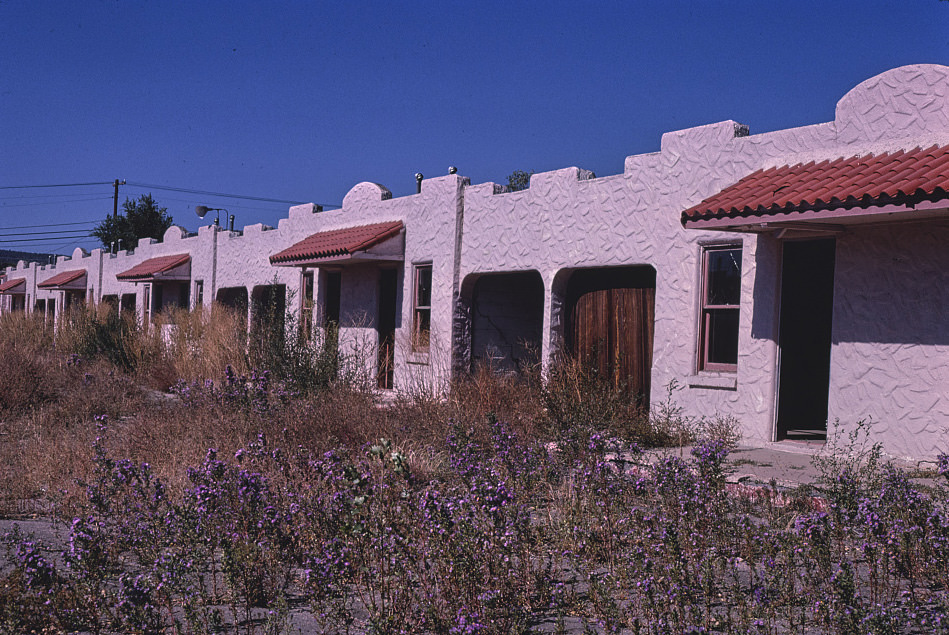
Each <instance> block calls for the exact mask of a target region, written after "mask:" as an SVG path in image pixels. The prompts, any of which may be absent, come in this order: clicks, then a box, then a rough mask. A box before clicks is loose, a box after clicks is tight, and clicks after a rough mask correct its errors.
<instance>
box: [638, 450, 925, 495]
mask: <svg viewBox="0 0 949 635" xmlns="http://www.w3.org/2000/svg"><path fill="white" fill-rule="evenodd" d="M691 449H692V448H691V446H685V447H679V448H665V449H661V450H654V452H655V453H656V455H657V456H667V455H670V454H672V455H676V456H681V457H682V458H689V456H690V451H691ZM833 451H834V450H833V448H832V447H831V446H830V445H825V444H824V443H817V442H807V441H782V442H779V443H768V444H767V445H764V446H759V447H752V446H748V445H739V446H738V447H736V448H735V449H734V450H732V451H731V452H730V453H729V455H728V459H727V463H728V465H729V467H730V468H731V471H730V473H729V475H728V477H727V481H728V482H729V483H744V484H746V485H768V484H770V483H771V481H772V480H773V481H774V482H775V484H776V485H778V486H779V487H797V486H799V485H817V484H819V482H820V477H821V473H820V469H819V467H818V466H817V464H816V463H815V461H814V459H815V457H825V456H830V455H831V452H833ZM883 460H884V461H888V462H890V463H892V464H893V465H895V466H897V467H899V468H902V469H904V470H907V471H908V472H909V473H910V474H911V475H912V477H913V481H915V482H917V483H919V484H922V485H929V486H931V485H935V484H936V482H937V480H938V475H937V474H936V472H935V468H936V463H935V461H919V462H909V461H904V460H899V459H893V458H891V457H886V456H884V457H883Z"/></svg>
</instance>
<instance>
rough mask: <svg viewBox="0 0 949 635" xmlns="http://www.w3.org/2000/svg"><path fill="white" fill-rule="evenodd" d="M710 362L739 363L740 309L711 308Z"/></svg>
mask: <svg viewBox="0 0 949 635" xmlns="http://www.w3.org/2000/svg"><path fill="white" fill-rule="evenodd" d="M706 337H707V338H708V359H707V360H706V362H707V363H708V364H737V363H738V309H709V311H708V332H707V333H706Z"/></svg>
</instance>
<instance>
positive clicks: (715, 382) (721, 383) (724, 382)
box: [686, 373, 738, 390]
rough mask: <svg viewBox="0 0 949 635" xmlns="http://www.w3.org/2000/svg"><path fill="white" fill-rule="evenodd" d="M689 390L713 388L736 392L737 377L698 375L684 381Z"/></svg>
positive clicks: (725, 374)
mask: <svg viewBox="0 0 949 635" xmlns="http://www.w3.org/2000/svg"><path fill="white" fill-rule="evenodd" d="M686 383H687V384H688V386H689V388H714V389H717V390H738V375H736V374H735V373H699V374H698V375H691V376H689V377H688V378H687V379H686Z"/></svg>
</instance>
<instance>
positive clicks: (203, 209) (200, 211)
mask: <svg viewBox="0 0 949 635" xmlns="http://www.w3.org/2000/svg"><path fill="white" fill-rule="evenodd" d="M226 211H227V210H226V209H224V208H223V207H208V206H207V205H198V206H196V207H195V208H194V213H195V214H197V215H198V218H204V217H205V215H207V213H208V212H217V216H216V217H215V219H214V225H215V226H218V225H220V224H221V212H226Z"/></svg>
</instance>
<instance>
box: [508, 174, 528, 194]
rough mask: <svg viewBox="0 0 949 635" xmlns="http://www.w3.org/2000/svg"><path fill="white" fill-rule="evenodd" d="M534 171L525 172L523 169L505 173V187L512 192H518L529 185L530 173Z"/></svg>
mask: <svg viewBox="0 0 949 635" xmlns="http://www.w3.org/2000/svg"><path fill="white" fill-rule="evenodd" d="M532 174H534V171H533V170H531V171H530V172H525V171H524V170H514V171H513V172H511V173H510V174H508V175H507V189H509V190H511V191H512V192H520V191H521V190H526V189H527V188H529V187H530V186H531V175H532Z"/></svg>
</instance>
